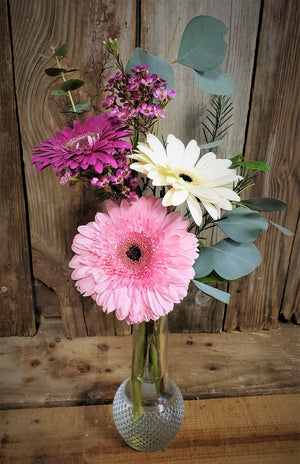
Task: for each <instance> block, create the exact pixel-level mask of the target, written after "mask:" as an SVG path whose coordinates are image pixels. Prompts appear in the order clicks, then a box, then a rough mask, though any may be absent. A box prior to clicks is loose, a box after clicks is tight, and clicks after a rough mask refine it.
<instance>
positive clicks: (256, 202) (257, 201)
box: [241, 197, 286, 212]
mask: <svg viewBox="0 0 300 464" xmlns="http://www.w3.org/2000/svg"><path fill="white" fill-rule="evenodd" d="M241 205H244V206H247V208H250V209H253V210H254V211H266V212H267V211H280V210H281V209H284V208H285V207H286V203H284V201H281V200H277V198H268V197H266V198H250V199H249V200H242V201H241Z"/></svg>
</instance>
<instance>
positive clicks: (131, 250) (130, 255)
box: [126, 245, 142, 261]
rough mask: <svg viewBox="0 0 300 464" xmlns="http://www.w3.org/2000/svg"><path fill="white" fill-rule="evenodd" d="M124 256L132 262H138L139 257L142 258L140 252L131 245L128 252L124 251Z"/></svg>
mask: <svg viewBox="0 0 300 464" xmlns="http://www.w3.org/2000/svg"><path fill="white" fill-rule="evenodd" d="M126 255H127V256H128V258H130V259H131V260H132V261H138V260H139V259H140V257H141V256H142V253H141V250H140V249H139V247H137V246H136V245H132V246H131V247H130V248H128V250H127V251H126Z"/></svg>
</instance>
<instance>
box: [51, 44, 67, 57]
mask: <svg viewBox="0 0 300 464" xmlns="http://www.w3.org/2000/svg"><path fill="white" fill-rule="evenodd" d="M68 48H69V44H68V43H67V42H65V43H64V44H62V45H60V46H59V47H57V48H56V49H55V52H54V53H53V56H55V57H57V58H63V57H64V56H65V55H66V54H67V52H68Z"/></svg>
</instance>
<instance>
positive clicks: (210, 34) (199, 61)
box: [176, 16, 227, 72]
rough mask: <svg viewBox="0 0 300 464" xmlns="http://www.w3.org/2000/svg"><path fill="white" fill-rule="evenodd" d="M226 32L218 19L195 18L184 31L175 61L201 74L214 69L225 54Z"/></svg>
mask: <svg viewBox="0 0 300 464" xmlns="http://www.w3.org/2000/svg"><path fill="white" fill-rule="evenodd" d="M226 32H227V27H226V26H225V24H224V23H222V22H221V21H219V20H218V19H215V18H213V17H211V16H196V17H195V18H193V19H192V20H191V21H190V22H189V23H188V25H187V26H186V28H185V30H184V33H183V36H182V40H181V43H180V48H179V52H178V57H177V60H176V61H177V62H178V63H180V64H183V65H185V66H188V67H189V68H192V69H195V70H196V71H201V72H207V71H210V70H211V69H214V68H216V67H217V66H219V64H221V63H222V61H223V59H224V56H225V53H226V47H227V45H226V42H225V41H224V40H223V36H224V35H225V34H226Z"/></svg>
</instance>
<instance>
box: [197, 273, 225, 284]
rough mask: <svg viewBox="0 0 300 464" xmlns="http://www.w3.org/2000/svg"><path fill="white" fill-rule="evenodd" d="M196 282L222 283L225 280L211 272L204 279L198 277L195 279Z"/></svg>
mask: <svg viewBox="0 0 300 464" xmlns="http://www.w3.org/2000/svg"><path fill="white" fill-rule="evenodd" d="M195 280H197V281H198V282H204V283H205V282H224V281H225V279H223V277H220V276H219V275H218V274H217V273H216V272H215V271H212V272H211V273H210V274H209V275H207V276H205V277H199V278H198V279H195Z"/></svg>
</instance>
